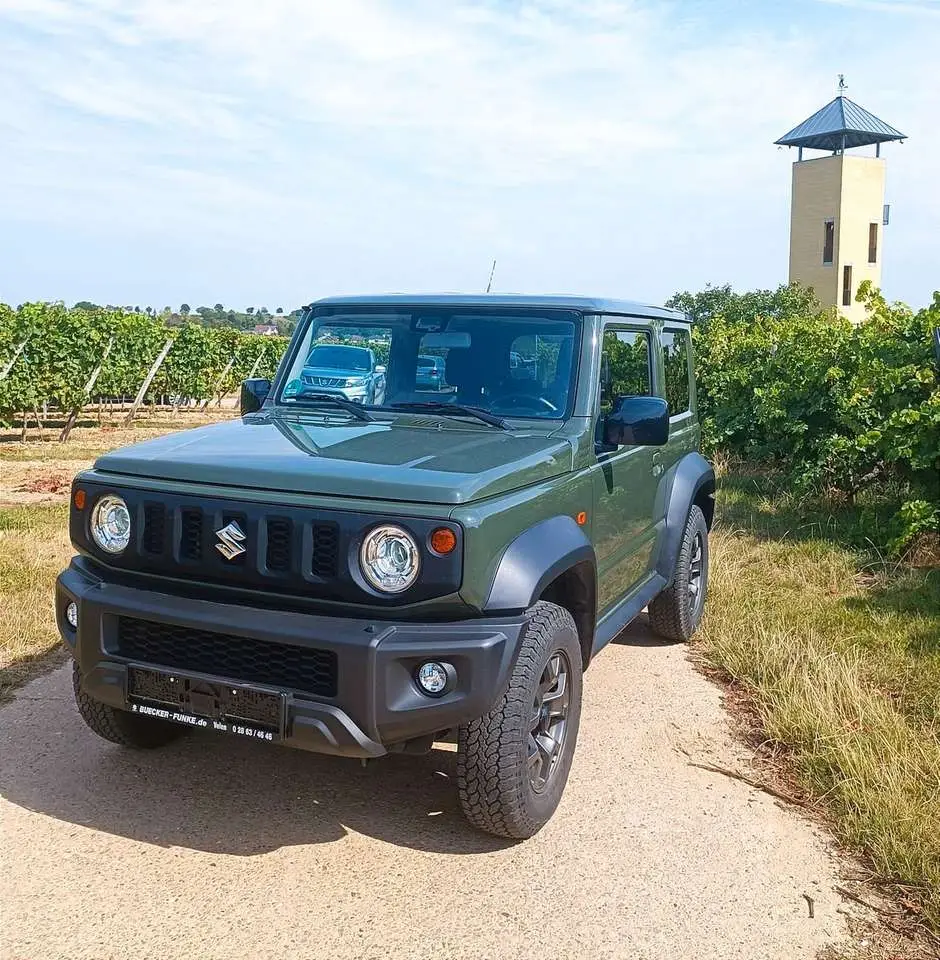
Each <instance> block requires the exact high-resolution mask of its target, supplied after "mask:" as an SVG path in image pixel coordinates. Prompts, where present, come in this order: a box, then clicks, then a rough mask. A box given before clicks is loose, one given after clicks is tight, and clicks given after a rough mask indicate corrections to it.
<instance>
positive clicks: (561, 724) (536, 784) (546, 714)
mask: <svg viewBox="0 0 940 960" xmlns="http://www.w3.org/2000/svg"><path fill="white" fill-rule="evenodd" d="M570 674H571V666H570V664H569V663H568V657H567V656H566V654H565V653H564V651H562V650H558V651H557V652H556V653H553V654H552V655H551V657H549V658H548V663H546V664H545V669H544V670H543V671H542V676H541V677H540V678H539V685H538V689H537V690H536V693H535V701H534V703H533V711H532V717H531V722H530V724H529V741H528V768H529V783H530V784H531V786H532V789H533V790H534V791H535V792H536V793H541V792H542V791H543V790H544V789H545V787H546V786H547V784H548V782H549V780H550V779H551V777H552V774H553V773H554V772H555V770H556V768H557V767H558V761H559V760H560V758H561V756H562V750H563V749H564V745H565V735H566V733H567V728H568V705H569V703H570V702H571V689H570V683H569V679H570Z"/></svg>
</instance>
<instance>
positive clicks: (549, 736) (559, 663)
mask: <svg viewBox="0 0 940 960" xmlns="http://www.w3.org/2000/svg"><path fill="white" fill-rule="evenodd" d="M581 679H582V666H581V645H580V642H579V640H578V631H577V628H576V627H575V624H574V620H573V619H572V617H571V614H570V613H569V612H568V611H567V610H565V609H563V608H562V607H559V606H557V605H556V604H554V603H547V602H546V601H539V602H538V603H536V604H535V606H533V607H532V608H531V609H530V610H529V620H528V624H527V625H526V629H525V634H524V636H523V640H522V645H521V647H520V649H519V656H518V659H517V660H516V665H515V667H514V668H513V671H512V675H511V676H510V678H509V685H508V687H507V689H506V692H505V693H504V695H503V696H502V697H501V698H500V699H499V700H498V701H497V703H496V704H495V705H494V707H493V709H492V710H491V711H490V712H489V713H487V714H486V715H485V716H483V717H480V718H479V719H478V720H473V721H472V722H471V723H468V724H467V725H466V726H463V727H461V728H460V730H459V731H458V737H457V791H458V794H459V796H460V805H461V807H462V808H463V812H464V815H465V816H466V817H467V819H468V820H469V821H470V822H471V823H472V824H473V825H474V826H475V827H478V828H479V829H481V830H485V831H486V832H487V833H492V834H496V835H497V836H500V837H510V838H512V839H517V840H523V839H526V838H528V837H531V836H532V835H533V834H535V833H537V832H538V831H539V830H540V829H541V828H542V827H543V826H544V825H545V824H546V823H547V822H548V820H549V819H550V818H551V816H552V814H553V813H554V812H555V810H556V809H557V807H558V804H559V802H560V801H561V795H562V793H563V792H564V789H565V784H566V783H567V781H568V772H569V770H570V769H571V761H572V758H573V756H574V750H575V744H576V742H577V738H578V725H579V723H580V719H581Z"/></svg>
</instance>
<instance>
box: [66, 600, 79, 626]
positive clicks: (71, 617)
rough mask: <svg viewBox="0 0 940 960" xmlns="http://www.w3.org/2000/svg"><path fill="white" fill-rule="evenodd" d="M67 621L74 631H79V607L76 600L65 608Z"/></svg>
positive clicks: (70, 601)
mask: <svg viewBox="0 0 940 960" xmlns="http://www.w3.org/2000/svg"><path fill="white" fill-rule="evenodd" d="M65 619H66V620H68V622H69V626H70V627H71V628H72V629H73V630H77V629H78V606H77V605H76V603H75V601H74V600H69V602H68V605H67V606H66V608H65Z"/></svg>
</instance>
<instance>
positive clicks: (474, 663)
mask: <svg viewBox="0 0 940 960" xmlns="http://www.w3.org/2000/svg"><path fill="white" fill-rule="evenodd" d="M70 601H74V602H75V603H76V605H77V607H78V628H77V629H73V628H72V627H71V626H70V625H69V624H68V622H67V620H66V618H65V609H66V606H67V605H68V603H69V602H70ZM55 609H56V621H57V624H58V627H59V632H60V634H61V636H62V639H63V642H64V643H65V645H66V647H67V648H68V650H69V651H70V653H71V654H72V656H73V657H74V658H75V660H76V662H77V663H78V665H79V668H80V671H81V675H82V685H83V689H84V690H85V692H86V693H87V694H88V695H89V696H90V697H92V698H93V699H95V700H99V701H101V702H102V703H107V704H109V705H111V706H113V707H117V708H118V709H130V700H129V698H128V668H129V667H135V666H136V667H142V668H148V669H156V670H163V671H167V670H169V671H172V672H173V673H176V674H182V675H186V676H194V675H193V674H192V673H191V672H187V671H185V670H179V669H178V668H177V666H176V665H175V664H172V663H158V662H155V661H153V660H150V661H141V660H135V659H132V658H128V657H126V656H123V655H122V652H121V646H120V643H119V640H118V637H119V629H118V626H119V619H120V618H122V617H126V618H132V619H136V620H144V621H149V622H151V623H157V624H169V625H173V626H174V627H181V628H184V629H190V630H194V631H207V632H215V633H219V634H226V635H230V636H236V637H245V638H250V639H251V641H252V642H255V643H257V644H258V645H259V647H260V648H261V649H262V650H263V646H264V644H265V643H276V644H279V645H282V646H283V645H285V644H286V645H290V646H297V647H301V648H307V649H315V650H325V651H330V652H332V653H333V654H335V656H336V695H335V696H333V697H322V696H315V695H312V694H310V693H306V692H303V691H301V690H295V689H289V688H282V689H280V690H279V692H280V693H282V694H283V696H284V702H285V709H284V714H285V717H284V725H283V735H282V742H283V743H284V744H285V745H287V746H291V747H297V748H300V749H304V750H313V751H316V752H319V753H330V754H336V755H340V756H348V757H377V756H381V755H382V754H384V753H386V752H388V751H389V749H394V748H395V746H396V745H401V744H404V743H407V742H408V741H415V740H420V739H422V738H426V737H428V736H432V735H434V734H436V733H440V732H442V731H445V730H450V729H453V728H454V727H456V726H459V725H460V724H462V723H466V722H468V721H470V720H473V719H474V718H476V717H479V716H482V715H483V714H484V713H486V712H487V711H488V710H489V709H490V708H491V707H492V705H493V703H494V701H495V700H496V698H497V697H498V696H501V695H502V691H503V689H504V687H505V684H506V682H507V679H508V676H509V673H510V671H511V670H512V667H513V664H514V661H515V656H516V651H517V650H518V646H519V641H520V639H521V637H522V634H523V631H524V629H525V622H526V621H525V618H524V616H522V615H519V616H517V617H509V618H505V619H499V620H491V619H478V620H462V621H455V622H448V623H407V622H388V621H383V620H354V619H347V618H339V617H329V616H322V615H319V614H306V613H294V612H289V611H276V610H275V611H272V610H265V609H258V608H256V607H249V606H243V605H238V604H230V603H218V602H215V601H209V600H197V599H192V598H189V597H180V596H173V595H169V594H163V593H155V592H153V591H150V590H138V589H135V588H131V587H126V586H121V585H117V584H113V583H108V582H106V581H105V580H103V579H101V578H100V576H98V574H97V573H96V572H95V571H94V570H92V569H90V568H89V566H88V565H87V564H86V563H84V562H82V560H81V559H80V558H78V559H76V560H73V561H72V564H71V565H70V566H69V568H68V569H67V570H65V571H64V572H63V573H62V574H60V575H59V578H58V580H57V582H56V601H55ZM430 659H433V660H441V661H446V662H448V663H450V664H452V665H453V667H454V668H455V671H456V683H455V685H454V687H453V689H452V690H450V691H449V692H447V693H445V694H444V695H443V696H442V697H439V698H436V699H432V698H430V697H428V696H425V695H424V694H422V693H421V692H420V691H419V690H418V688H417V686H416V685H415V683H414V673H415V670H416V669H417V667H418V665H419V664H420V663H422V662H423V661H425V660H430ZM195 676H196V677H197V678H198V679H203V680H207V681H210V682H215V683H231V684H233V685H234V684H238V685H239V686H240V687H242V688H248V689H251V688H255V689H258V690H264V691H270V689H271V687H270V686H269V685H267V684H254V685H253V684H252V682H251V678H250V677H244V676H239V677H233V676H225V675H220V674H210V673H199V674H198V675H195Z"/></svg>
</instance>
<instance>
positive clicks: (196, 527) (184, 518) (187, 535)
mask: <svg viewBox="0 0 940 960" xmlns="http://www.w3.org/2000/svg"><path fill="white" fill-rule="evenodd" d="M180 521H181V527H182V529H181V532H180V556H181V557H182V558H183V559H184V560H201V559H202V511H201V510H199V509H198V508H196V507H184V508H183V509H182V510H181V511H180Z"/></svg>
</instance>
